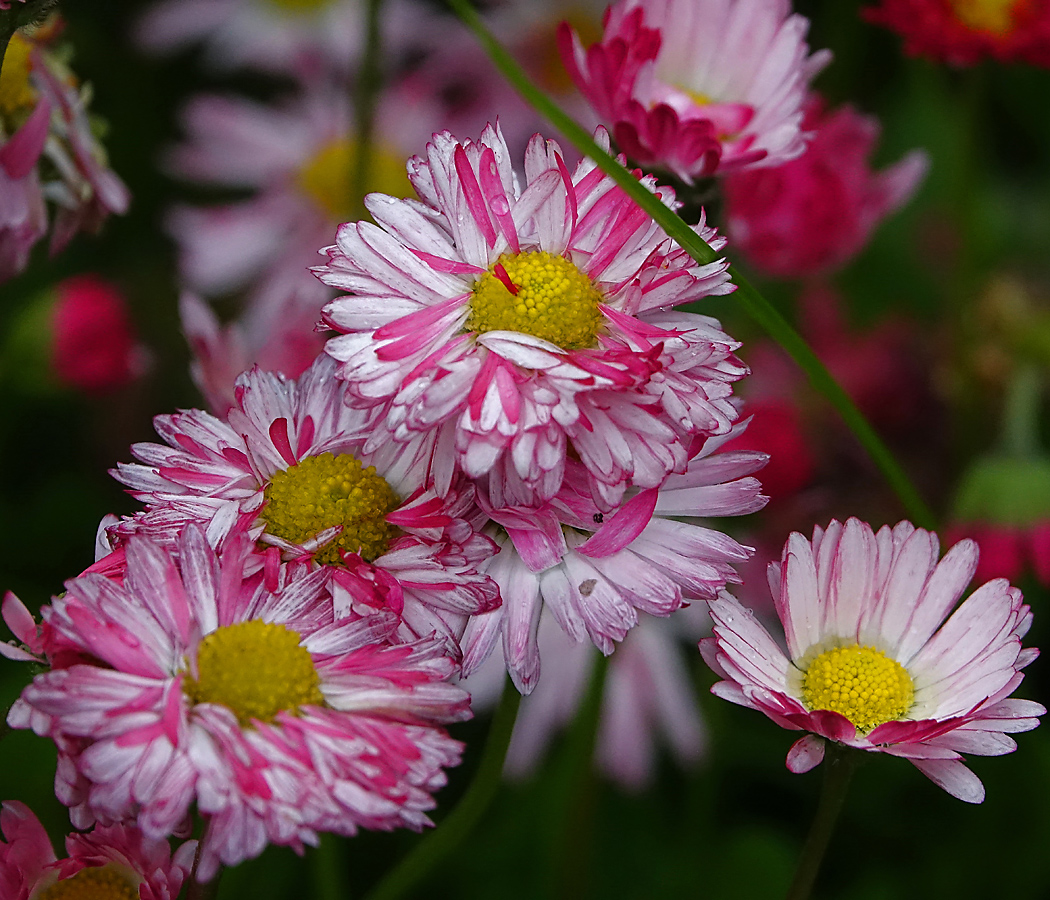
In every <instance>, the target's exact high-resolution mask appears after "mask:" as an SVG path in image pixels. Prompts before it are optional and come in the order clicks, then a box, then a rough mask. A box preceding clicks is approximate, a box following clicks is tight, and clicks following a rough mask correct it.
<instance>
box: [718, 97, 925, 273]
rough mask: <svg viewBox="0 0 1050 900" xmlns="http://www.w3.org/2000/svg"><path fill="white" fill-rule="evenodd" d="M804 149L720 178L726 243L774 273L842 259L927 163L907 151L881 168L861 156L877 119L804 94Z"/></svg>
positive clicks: (817, 269)
mask: <svg viewBox="0 0 1050 900" xmlns="http://www.w3.org/2000/svg"><path fill="white" fill-rule="evenodd" d="M802 128H803V130H805V131H808V132H811V136H810V140H809V144H808V145H807V146H806V150H805V152H804V153H803V154H802V155H801V156H799V157H797V158H795V159H793V160H790V161H788V162H785V163H784V164H783V165H778V166H775V167H767V168H763V169H755V170H748V171H744V172H734V173H731V174H730V175H728V176H727V177H726V179H725V181H724V184H723V188H724V191H725V201H726V220H727V222H728V229H729V235H730V239H731V240H732V243H733V246H734V247H735V248H737V249H738V250H740V251H741V252H742V253H743V254H744V256H745V257H746V258H747V259H748V261H749V262H751V263H752V264H753V265H754V266H755V268H756V269H758V270H760V271H761V272H763V273H765V274H766V275H769V276H772V277H775V278H802V277H806V276H810V275H817V274H827V273H828V272H832V271H834V270H836V269H839V268H841V267H842V266H844V265H845V264H846V263H847V262H849V261H850V260H851V259H852V258H853V257H854V256H855V255H856V254H857V253H859V252H860V250H861V249H862V248H863V247H864V245H865V244H866V243H867V241H868V239H869V237H870V236H871V233H872V231H873V230H874V229H875V226H876V225H878V223H879V222H880V221H882V219H883V218H885V217H886V216H887V215H889V214H890V213H891V212H893V211H894V210H896V209H898V208H899V207H900V206H902V205H903V204H904V203H905V202H906V201H907V200H908V198H909V197H910V196H911V195H912V193H913V192H914V191H915V189H916V187H917V186H918V184H919V182H920V181H921V179H922V177H923V175H924V174H925V173H926V170H927V168H928V166H929V160H928V158H927V156H926V154H925V153H923V152H921V151H918V150H916V151H913V152H912V153H909V154H908V155H907V156H905V157H904V159H902V160H901V161H900V162H898V163H896V164H895V165H893V166H890V167H889V168H888V169H884V170H883V171H881V172H874V171H872V169H871V165H870V162H869V157H870V156H871V154H872V151H873V150H874V149H875V144H876V142H877V141H878V137H879V130H880V129H879V123H878V120H876V119H875V118H873V117H870V116H862V115H860V114H859V113H858V112H856V110H854V109H853V108H852V107H849V106H843V107H840V108H839V109H837V110H833V111H826V110H825V108H824V103H823V100H822V99H821V98H820V97H819V96H817V95H816V94H812V95H810V97H809V99H808V101H807V102H806V107H805V118H804V119H803V121H802Z"/></svg>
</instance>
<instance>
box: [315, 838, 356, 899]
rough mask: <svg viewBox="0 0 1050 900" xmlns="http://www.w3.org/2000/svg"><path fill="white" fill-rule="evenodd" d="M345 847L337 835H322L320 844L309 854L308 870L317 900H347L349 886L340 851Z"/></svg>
mask: <svg viewBox="0 0 1050 900" xmlns="http://www.w3.org/2000/svg"><path fill="white" fill-rule="evenodd" d="M345 846H346V842H345V841H343V840H342V839H341V838H340V837H339V835H335V834H322V835H321V843H320V844H319V845H318V846H317V847H316V848H315V849H314V851H313V852H312V853H311V854H310V869H311V872H312V874H313V881H314V890H315V891H316V897H317V898H318V900H348V898H349V897H350V885H349V884H348V882H347V877H346V867H345V866H344V865H343V854H342V852H341V851H342V850H343V848H344V847H345Z"/></svg>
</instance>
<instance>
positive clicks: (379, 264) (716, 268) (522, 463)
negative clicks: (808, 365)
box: [316, 126, 747, 510]
mask: <svg viewBox="0 0 1050 900" xmlns="http://www.w3.org/2000/svg"><path fill="white" fill-rule="evenodd" d="M599 139H600V140H604V141H605V142H606V146H607V145H608V143H607V141H608V139H607V136H605V135H604V134H599ZM409 166H410V177H411V180H412V183H413V185H414V186H415V189H416V191H417V193H418V194H419V196H420V198H421V200H422V203H420V202H414V201H406V200H397V199H395V198H393V197H388V196H384V195H381V194H372V195H370V197H369V198H368V200H367V202H366V205H367V207H368V209H369V211H370V212H371V214H372V216H373V218H374V219H375V221H376V222H377V223H378V225H376V224H372V223H371V222H353V223H350V224H347V225H344V226H342V227H341V228H340V229H339V232H338V235H337V243H336V245H335V246H334V247H329V248H328V251H327V252H328V255H329V257H330V262H329V263H328V265H326V266H321V267H319V268H318V269H317V270H316V271H317V273H318V275H319V277H320V278H321V280H322V281H324V282H325V283H327V284H330V285H333V286H335V287H339V288H343V289H344V290H347V291H349V292H350V294H351V296H347V297H340V298H338V299H336V300H334V301H332V302H331V303H330V304H328V306H327V307H325V310H324V322H325V323H326V324H327V325H329V326H330V327H331V328H333V329H335V330H336V331H338V332H341V333H342V334H341V335H340V336H338V337H335V338H333V339H332V340H330V341H329V342H328V344H327V348H326V349H327V352H328V353H329V354H331V356H332V357H334V358H335V359H336V360H338V361H339V363H340V366H339V374H340V377H341V378H343V379H344V380H345V382H346V388H347V391H348V393H349V397H350V402H353V403H355V404H358V405H361V406H370V407H377V408H378V409H379V411H380V413H379V414H380V419H379V422H378V424H377V428H376V431H375V433H374V434H373V435H372V436H371V437H370V439H369V443H368V444H367V445H366V446H367V449H372V448H374V447H378V446H381V445H384V444H385V443H387V442H389V441H390V440H393V441H396V442H407V441H412V440H413V439H415V438H418V437H419V436H429V440H431V441H432V442H433V444H434V445H435V446H436V447H441V448H446V447H447V448H451V447H455V450H456V457H455V460H453V458H452V457H451V455H446V456H444V457H442V459H441V460H440V461H439V462H440V465H437V464H436V465H435V466H434V475H435V478H436V479H437V486H438V490H439V492H440V491H442V490H444V488H445V486H446V485H447V484H448V483H449V481H450V479H451V477H452V470H453V469H452V463H453V461H455V462H458V465H459V466H460V467H461V468H462V470H463V471H465V472H466V473H467V475H468V476H470V477H471V478H480V477H482V476H486V475H488V476H489V477H490V482H493V483H496V482H498V483H499V484H498V485H497V486H496V490H498V492H499V493H500V494H501V495H502V496H504V497H506V498H509V499H510V504H512V505H530V504H533V503H536V502H542V501H543V500H545V499H549V498H551V497H553V496H554V495H555V494H556V493H557V491H558V489H559V487H560V486H561V483H562V478H563V474H564V471H565V460H566V458H567V457H568V456H569V455H570V454H575V455H576V456H578V457H579V459H580V460H581V461H582V462H583V464H584V466H585V468H586V471H587V474H588V477H589V480H590V484H591V489H592V490H593V492H594V494H595V496H596V497H597V498H598V501H599V503H600V504H601V506H602V508H603V509H605V510H609V509H612V508H615V506H616V505H618V503H619V502H620V499H621V497H622V496H623V492H624V490H625V489H626V487H627V485H628V484H629V483H633V484H634V485H636V486H638V487H641V488H649V487H656V486H658V485H659V484H660V483H661V482H662V481H663V479H664V478H665V477H666V476H667V474H668V473H669V472H675V471H678V472H681V471H684V469H685V465H686V462H687V460H688V453H687V450H688V447H689V444H690V442H691V440H692V438H693V437H694V436H695V435H698V434H712V433H720V432H725V431H728V430H729V428H730V426H731V424H732V421H733V419H734V418H735V416H736V412H735V410H734V409H733V406H732V403H731V402H730V393H731V390H732V382H734V381H736V380H737V379H739V378H741V377H742V376H743V375H744V374H745V373H746V371H747V370H746V368H745V367H744V366H743V365H742V364H741V363H740V362H739V361H738V360H737V359H736V358H735V357H734V356H733V350H735V349H736V347H737V346H738V344H736V343H735V342H734V341H732V340H731V339H730V338H729V337H728V336H727V335H725V334H724V333H723V332H722V331H721V328H720V326H719V325H718V323H717V322H715V321H714V320H713V319H710V318H706V317H703V316H699V315H695V314H690V313H682V312H676V311H675V310H674V309H673V307H674V306H676V305H678V304H681V303H688V302H692V301H695V300H698V299H700V298H702V297H704V296H708V295H711V294H725V293H728V292H729V291H731V290H732V285H730V284H729V281H728V275H727V274H726V269H727V263H726V261H725V260H719V261H717V262H715V263H712V264H710V265H705V266H701V265H697V264H696V263H695V262H694V260H693V259H692V258H691V257H690V256H688V254H686V253H685V251H683V250H682V249H681V248H680V247H678V246H677V245H676V244H674V243H673V242H671V241H670V240H669V239H668V238H667V236H666V235H665V234H664V233H663V232H662V231H660V229H659V228H658V227H657V226H656V225H655V223H654V222H653V221H652V220H651V219H650V218H649V217H648V216H646V215H645V214H644V213H643V212H642V211H641V210H640V209H639V208H638V207H637V206H636V205H635V204H634V203H633V202H632V201H631V200H630V199H629V198H628V197H627V196H626V195H625V194H624V193H623V192H622V191H620V190H619V189H618V188H617V187H616V186H615V184H614V183H613V181H612V180H611V179H609V178H608V177H606V176H605V175H603V174H602V172H601V171H600V170H598V169H597V168H596V167H595V165H594V163H593V162H591V161H590V160H584V161H583V162H581V163H580V164H579V166H577V167H576V170H575V172H574V173H573V174H572V175H570V174H569V171H568V169H567V167H566V166H565V163H564V160H563V159H562V156H561V152H560V150H559V148H558V146H557V145H556V144H555V143H553V142H551V141H545V140H544V139H543V138H542V137H541V136H539V135H536V136H535V137H534V138H533V139H532V141H531V142H530V143H529V148H528V151H527V152H526V155H525V176H526V178H525V186H524V187H521V186H520V185H519V183H518V179H517V178H516V177H515V175H514V173H513V170H512V168H511V162H510V158H509V154H508V152H507V147H506V144H505V143H504V141H503V138H502V136H501V134H500V132H499V129H498V127H496V128H493V127H492V126H489V127H488V128H486V129H485V131H484V133H483V134H482V136H481V139H480V140H479V141H467V142H465V143H461V142H459V141H457V140H456V139H455V138H454V137H453V136H452V135H451V134H449V133H448V132H443V133H441V134H436V135H434V138H433V141H432V142H431V143H430V144H428V145H427V156H426V158H425V159H422V158H415V159H413V160H411V161H410V164H409ZM643 183H644V184H645V185H646V186H647V187H648V188H649V189H650V190H653V191H655V192H656V193H658V194H659V196H660V197H661V199H663V201H664V202H665V203H668V204H673V203H674V200H673V194H672V192H671V191H670V189H667V188H657V187H656V185H655V182H654V180H653V179H651V178H648V177H645V178H643ZM696 231H697V232H698V233H699V234H700V235H701V236H702V237H703V238H704V239H705V240H707V241H708V242H709V243H713V246H714V247H715V248H716V249H720V248H721V247H722V246H723V244H724V241H722V240H721V239H716V236H715V233H714V231H713V230H712V229H710V228H707V227H706V226H705V225H704V224H703V223H701V224H700V225H697V226H696Z"/></svg>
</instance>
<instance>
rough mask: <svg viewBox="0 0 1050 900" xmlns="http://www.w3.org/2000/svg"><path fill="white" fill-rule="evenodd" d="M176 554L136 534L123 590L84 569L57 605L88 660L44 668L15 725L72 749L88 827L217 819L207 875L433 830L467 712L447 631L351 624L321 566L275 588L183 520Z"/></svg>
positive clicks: (70, 775)
mask: <svg viewBox="0 0 1050 900" xmlns="http://www.w3.org/2000/svg"><path fill="white" fill-rule="evenodd" d="M175 551H176V554H177V555H173V554H172V553H171V552H170V551H169V550H167V549H165V548H163V547H161V546H159V545H157V544H155V543H152V542H151V541H148V540H147V539H145V538H140V537H135V538H132V539H131V540H129V541H128V543H127V548H126V553H127V569H126V572H125V577H124V581H123V584H122V585H118V584H117V583H115V582H114V581H112V580H110V579H107V578H105V577H103V576H101V575H99V574H97V573H87V574H85V575H82V576H80V577H79V578H76V579H73V580H72V581H70V582H68V583H67V585H66V592H65V593H64V594H63V595H62V596H61V597H56V598H55V599H54V600H53V602H52V604H51V605H50V606H48V607H45V608H44V610H43V611H42V616H43V618H44V621H45V623H46V625H47V626H48V627H49V628H50V629H52V630H53V631H55V632H58V633H60V634H61V635H62V638H63V639H64V640H65V641H67V642H69V643H70V644H71V645H73V646H76V647H77V648H79V650H80V654H81V660H80V661H79V662H76V663H74V664H72V665H70V666H68V667H62V668H52V670H51V671H49V672H46V673H44V674H42V675H38V676H37V677H36V678H35V679H34V681H33V683H32V684H30V685H29V686H28V687H27V688H26V689H25V690H24V691H23V693H22V696H21V698H20V699H19V700H18V701H16V703H15V705H14V706H13V707H12V710H11V713H10V714H9V717H8V722H9V724H10V725H12V727H16V728H32V729H33V730H34V731H35V732H36V733H37V734H39V735H41V736H48V737H51V738H52V739H54V740H55V742H56V744H57V745H58V748H59V770H58V776H57V778H56V790H57V792H58V794H59V799H61V800H62V801H63V802H65V803H67V804H68V805H70V806H72V807H74V821H75V822H76V823H77V824H78V825H85V824H89V823H90V822H91V821H94V820H98V821H101V822H103V823H104V824H105V823H109V822H116V821H121V820H125V819H129V820H130V819H134V821H135V822H136V823H137V825H138V827H139V828H141V829H142V831H143V833H144V834H145V835H146V836H147V837H149V838H163V837H165V836H167V835H170V834H172V833H174V832H175V831H176V830H177V829H179V828H180V827H181V826H182V825H183V824H184V822H185V820H186V817H187V815H188V813H189V811H190V807H191V804H194V803H195V804H196V807H197V810H198V811H199V812H200V814H201V815H203V816H205V817H206V818H207V819H208V820H209V827H208V831H207V834H206V836H205V837H204V838H203V842H202V846H201V856H200V864H199V868H198V876H199V877H200V878H201V879H202V880H208V879H209V878H211V877H212V876H213V875H214V874H215V872H216V870H217V868H218V866H219V864H220V863H222V864H226V865H235V864H237V863H239V862H241V861H242V860H244V859H247V858H250V857H253V856H256V855H258V854H259V853H260V852H261V851H262V849H263V848H264V847H265V846H266V844H268V843H274V844H280V845H285V846H291V847H294V848H296V849H301V848H302V846H303V845H304V844H315V843H316V842H317V834H318V832H321V831H333V832H336V833H339V834H353V833H355V832H356V830H357V829H358V828H359V827H365V828H381V829H390V828H394V827H399V826H407V827H410V828H416V829H418V828H420V827H422V826H423V825H425V824H427V823H428V819H427V817H426V815H425V812H424V811H425V810H427V809H429V808H431V807H432V805H433V801H432V799H431V797H430V794H431V792H432V791H433V790H435V789H436V788H438V787H440V786H441V785H442V784H443V783H444V774H443V772H442V768H443V767H444V766H448V765H454V764H455V763H456V762H458V760H459V751H460V745H459V744H458V743H457V742H456V741H453V740H451V739H450V738H449V737H448V736H447V735H446V734H445V732H444V731H443V730H442V729H441V728H439V727H438V726H439V725H440V724H441V723H445V722H450V721H455V720H459V719H463V718H466V717H467V716H469V710H468V707H467V701H468V696H467V694H466V693H465V692H464V691H462V690H461V689H460V688H458V687H455V686H453V685H451V684H447V683H445V680H446V679H447V678H448V677H449V676H450V675H451V674H452V673H453V671H454V663H453V662H452V660H451V659H450V658H449V657H448V656H447V655H446V653H445V652H444V645H443V643H442V642H441V641H439V640H436V639H428V640H423V641H417V642H413V643H408V644H397V645H393V644H390V643H389V642H388V639H389V638H390V637H391V635H392V632H393V629H394V627H396V622H397V617H396V616H395V615H394V613H393V612H391V611H390V610H382V611H380V612H376V613H371V614H368V615H365V616H357V615H353V614H349V615H346V616H344V617H342V618H337V617H336V616H335V615H334V613H333V609H332V604H331V602H330V600H329V598H328V595H327V593H326V591H325V590H324V574H323V572H322V571H320V570H315V571H313V572H311V573H309V574H305V575H304V576H303V577H301V578H296V579H294V580H292V581H290V582H289V583H286V584H283V585H281V589H280V590H279V591H278V592H276V593H274V592H271V591H269V590H267V588H266V587H265V585H264V584H263V583H262V581H261V580H260V579H259V578H254V579H248V580H245V579H244V578H243V571H244V555H245V554H246V553H247V552H249V547H248V546H247V543H246V542H245V541H241V542H239V543H238V544H236V545H234V546H231V547H230V548H229V549H228V550H227V552H226V553H225V554H223V556H222V557H221V558H219V557H218V556H217V555H216V554H215V552H214V551H213V550H212V549H211V548H210V547H209V546H208V543H207V541H206V540H205V538H204V535H203V533H202V532H201V531H200V530H199V529H198V528H197V527H195V526H193V525H189V526H187V527H186V528H185V529H184V530H183V532H182V534H181V535H180V537H179V541H178V544H177V546H176V548H175Z"/></svg>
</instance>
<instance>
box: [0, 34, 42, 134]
mask: <svg viewBox="0 0 1050 900" xmlns="http://www.w3.org/2000/svg"><path fill="white" fill-rule="evenodd" d="M32 49H33V45H32V44H31V43H30V42H29V41H27V40H26V39H25V38H23V37H22V36H21V35H20V34H19V33H18V32H17V31H16V32H15V33H14V34H13V35H11V43H9V44H8V45H7V54H6V55H5V56H4V65H3V69H0V113H3V114H4V115H7V116H13V115H14V114H15V113H17V112H22V111H29V110H31V109H32V108H33V107H34V106H35V105H36V90H35V89H34V87H33V86H32V85H31V84H30V83H29V72H30V65H31V58H30V54H31V52H32Z"/></svg>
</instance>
